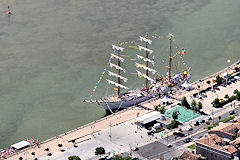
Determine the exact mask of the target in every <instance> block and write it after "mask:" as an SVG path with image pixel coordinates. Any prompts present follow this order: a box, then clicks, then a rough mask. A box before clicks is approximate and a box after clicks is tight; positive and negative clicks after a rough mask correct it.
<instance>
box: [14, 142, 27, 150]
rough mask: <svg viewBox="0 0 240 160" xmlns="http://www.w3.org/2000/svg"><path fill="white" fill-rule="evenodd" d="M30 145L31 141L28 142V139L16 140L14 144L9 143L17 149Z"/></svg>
mask: <svg viewBox="0 0 240 160" xmlns="http://www.w3.org/2000/svg"><path fill="white" fill-rule="evenodd" d="M30 145H31V143H29V142H28V141H21V142H18V143H16V144H13V145H11V147H12V148H14V149H17V150H19V149H22V148H25V147H28V146H30Z"/></svg>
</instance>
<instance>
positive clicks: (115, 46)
mask: <svg viewBox="0 0 240 160" xmlns="http://www.w3.org/2000/svg"><path fill="white" fill-rule="evenodd" d="M112 49H113V50H115V51H117V55H116V54H114V53H112V54H111V59H112V58H114V59H117V64H114V63H111V62H110V63H109V66H110V67H111V68H112V67H113V68H115V69H116V70H117V72H118V74H117V73H114V72H111V71H108V74H109V76H113V77H116V78H117V82H114V81H111V80H109V79H106V81H107V82H108V83H109V84H112V85H115V86H116V87H117V95H118V96H119V95H120V89H121V88H123V89H129V88H128V87H126V86H124V85H122V84H121V80H123V81H124V82H127V81H128V79H127V78H126V77H123V76H121V71H123V72H124V73H125V72H126V70H125V69H124V68H122V67H121V62H124V58H122V57H120V53H121V52H122V51H123V50H124V48H122V47H120V46H117V45H112Z"/></svg>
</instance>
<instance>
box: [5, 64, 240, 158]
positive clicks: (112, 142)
mask: <svg viewBox="0 0 240 160" xmlns="http://www.w3.org/2000/svg"><path fill="white" fill-rule="evenodd" d="M236 66H238V67H240V65H232V66H230V67H228V68H226V69H224V70H222V71H221V72H219V73H216V74H214V76H213V75H212V76H209V77H206V78H204V79H203V80H202V82H194V83H193V84H192V86H193V87H194V88H197V85H200V86H201V87H200V89H204V88H207V87H209V85H208V84H207V83H206V82H207V81H208V80H211V79H212V78H213V77H215V76H216V75H217V74H222V73H225V72H231V71H232V69H234V68H235V67H236ZM239 86H240V81H238V82H237V83H236V84H233V85H231V87H232V88H228V87H227V88H224V87H221V88H220V92H218V91H217V93H218V94H219V95H218V96H222V97H223V95H222V94H224V95H225V94H229V96H231V95H232V94H231V93H232V92H233V89H234V88H238V89H239ZM222 91H223V92H222ZM197 92H198V90H196V89H195V90H192V91H190V92H188V91H184V92H182V93H181V94H179V93H176V95H174V96H175V97H177V98H178V99H181V98H182V97H183V96H186V97H188V99H189V98H190V97H191V95H192V94H194V93H197ZM228 92H229V93H228ZM214 95H215V93H214V94H213V93H210V92H209V95H208V98H209V99H204V100H203V101H202V102H203V107H204V108H203V110H204V111H205V112H207V113H210V110H208V108H209V106H208V105H209V102H210V101H212V100H213V96H214ZM189 100H190V99H189ZM197 101H199V100H197ZM172 102H173V104H176V103H177V101H176V100H174V99H173V100H172ZM160 103H162V102H161V100H159V99H156V100H150V101H148V103H144V104H143V106H144V107H147V108H150V109H154V106H155V105H158V104H160ZM205 103H206V104H205ZM211 108H212V107H211ZM149 111H151V110H146V109H144V108H139V107H131V108H128V109H127V110H123V111H121V112H118V113H115V114H112V115H110V116H108V117H104V118H102V119H100V120H97V121H95V122H92V123H90V124H87V125H85V126H82V127H79V128H77V129H74V130H72V131H69V132H66V133H63V134H61V135H58V136H56V137H53V138H51V139H49V140H46V141H44V142H42V143H41V145H40V146H33V147H31V148H27V149H25V150H23V151H21V152H19V153H17V154H15V155H13V156H11V157H9V158H8V159H9V160H17V159H19V157H23V158H24V159H28V160H33V159H34V157H41V158H40V159H59V160H60V159H61V158H60V157H61V156H62V155H66V156H70V155H73V154H75V153H76V154H77V153H79V152H80V151H81V158H82V159H88V158H90V157H92V156H93V155H94V150H95V147H96V146H99V145H100V146H104V148H106V149H107V150H110V149H116V150H118V151H120V152H123V151H127V150H129V149H130V147H131V146H130V145H135V146H136V145H143V144H145V143H149V142H150V141H155V140H154V139H151V138H149V136H147V134H145V133H141V132H146V131H143V130H140V129H138V128H136V125H132V124H131V123H132V121H133V120H134V119H135V118H136V117H137V116H139V115H142V114H146V113H147V112H149ZM214 112H215V113H218V114H220V111H217V110H214ZM188 123H191V122H188ZM114 126H115V127H114ZM118 126H121V127H120V128H119V127H118ZM125 126H127V127H126V128H124V127H125ZM111 134H112V135H114V136H112V138H111V137H109V135H111ZM169 134H171V133H170V132H169ZM143 135H146V136H143ZM96 137H98V138H96ZM106 137H107V138H106ZM158 138H161V137H157V139H158ZM72 140H75V143H76V144H77V145H78V148H74V147H73V143H72V142H71V141H72ZM89 142H90V143H89ZM123 142H124V143H123ZM126 142H127V143H129V144H130V145H126ZM91 143H92V144H91ZM58 144H62V145H63V147H62V149H65V150H66V152H64V154H62V153H61V152H60V148H59V147H58ZM105 145H106V146H105ZM119 146H120V147H119ZM89 147H91V148H89ZM46 148H49V152H51V153H52V154H53V155H54V157H56V158H53V157H49V156H47V153H48V152H47V151H45V149H46ZM32 152H35V156H33V155H31V153H32ZM58 155H59V156H58ZM78 155H80V154H78ZM89 156H90V157H89ZM65 159H66V157H65Z"/></svg>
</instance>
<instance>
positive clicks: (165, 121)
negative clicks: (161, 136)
mask: <svg viewBox="0 0 240 160" xmlns="http://www.w3.org/2000/svg"><path fill="white" fill-rule="evenodd" d="M156 121H157V122H160V123H163V124H169V123H171V121H172V119H171V118H169V117H167V116H165V115H164V114H161V117H160V118H159V119H157V120H156Z"/></svg>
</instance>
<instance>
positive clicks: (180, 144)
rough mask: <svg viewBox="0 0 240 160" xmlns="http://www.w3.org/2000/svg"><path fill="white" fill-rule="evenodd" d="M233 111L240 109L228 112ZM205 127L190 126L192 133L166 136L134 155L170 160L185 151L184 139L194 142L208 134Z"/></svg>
mask: <svg viewBox="0 0 240 160" xmlns="http://www.w3.org/2000/svg"><path fill="white" fill-rule="evenodd" d="M227 107H229V106H227ZM233 110H235V112H236V113H240V112H239V111H240V107H236V108H235V109H232V110H230V111H233ZM229 116H230V114H229V112H226V113H224V114H222V115H221V119H225V118H227V117H229ZM205 117H206V116H205ZM204 119H206V118H204ZM218 121H219V117H214V116H213V119H212V120H210V122H211V123H214V122H218ZM206 126H207V124H206V123H200V125H197V126H195V125H192V128H193V130H192V131H186V130H183V131H182V133H183V134H184V137H178V136H175V135H171V136H167V137H166V138H163V139H160V140H157V141H156V142H153V143H149V144H147V145H144V146H142V147H139V150H138V151H136V152H135V155H137V156H139V157H140V158H141V159H156V158H160V157H163V158H164V159H171V158H172V157H174V156H179V155H180V154H181V153H182V152H183V151H185V150H187V148H186V147H187V146H188V144H186V143H184V139H186V137H190V138H191V139H192V140H194V139H198V138H199V137H200V136H204V135H206V134H207V133H208V130H206V129H204V127H206ZM168 144H172V145H173V146H172V147H170V148H169V147H167V145H168ZM189 145H190V144H189ZM129 153H130V152H129Z"/></svg>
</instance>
